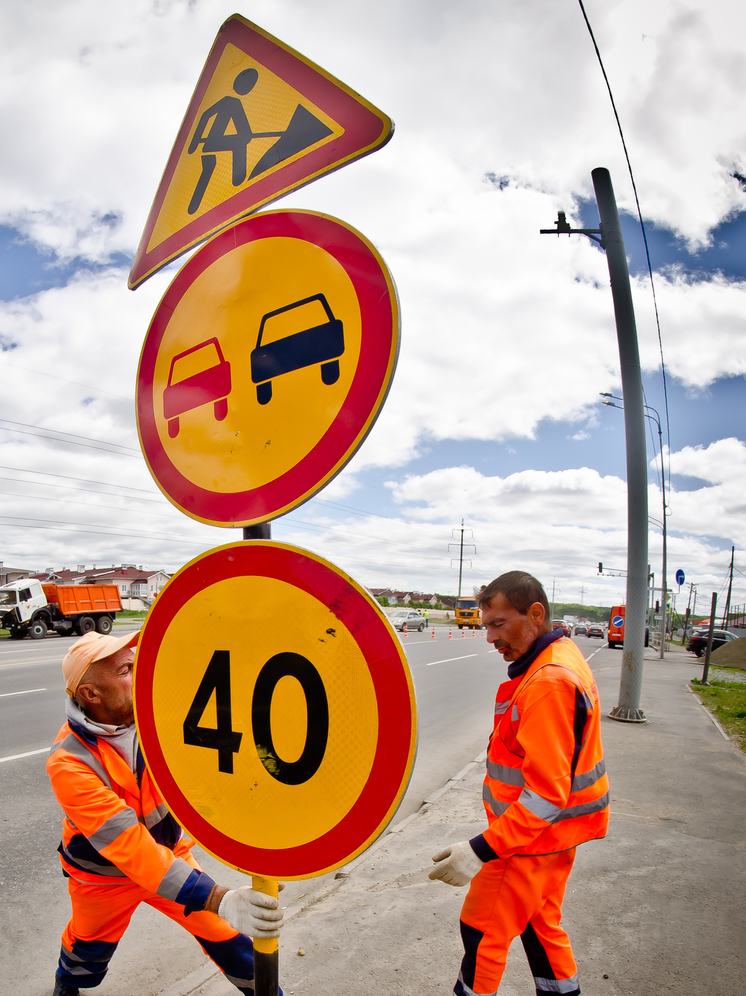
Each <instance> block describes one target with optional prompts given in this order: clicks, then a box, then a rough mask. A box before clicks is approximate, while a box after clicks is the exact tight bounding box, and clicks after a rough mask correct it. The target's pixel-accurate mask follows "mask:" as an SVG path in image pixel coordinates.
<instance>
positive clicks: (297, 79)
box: [129, 14, 393, 289]
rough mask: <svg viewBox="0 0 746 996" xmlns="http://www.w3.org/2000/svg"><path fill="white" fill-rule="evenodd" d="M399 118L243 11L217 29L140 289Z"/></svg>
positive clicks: (152, 225)
mask: <svg viewBox="0 0 746 996" xmlns="http://www.w3.org/2000/svg"><path fill="white" fill-rule="evenodd" d="M392 133H393V124H392V122H391V119H390V118H388V117H387V116H386V115H385V114H383V113H382V112H381V111H379V110H378V109H377V108H375V107H374V106H373V105H372V104H370V103H368V101H367V100H365V99H364V98H363V97H361V96H360V95H359V94H357V93H355V92H354V90H351V89H350V88H349V87H347V86H345V84H344V83H341V82H340V81H339V80H337V79H335V78H334V77H333V76H330V75H329V73H327V72H325V71H324V70H323V69H321V68H320V67H319V66H316V65H315V64H314V63H312V62H310V61H309V60H308V59H306V58H304V56H302V55H300V54H299V53H298V52H295V51H294V50H293V49H291V48H289V47H288V46H287V45H285V44H283V42H281V41H279V40H278V39H277V38H273V37H272V35H269V34H267V32H266V31H262V29H261V28H259V27H257V26H256V25H255V24H252V23H251V22H250V21H247V20H246V19H245V18H243V17H241V16H240V15H238V14H234V15H233V16H232V17H230V18H229V19H228V20H227V21H226V22H225V24H224V25H223V26H222V27H221V29H220V31H219V32H218V36H217V38H216V40H215V43H214V44H213V47H212V50H211V51H210V55H209V56H208V59H207V62H206V63H205V68H204V69H203V70H202V75H201V76H200V78H199V82H198V83H197V87H196V89H195V91H194V94H193V95H192V99H191V101H190V103H189V107H188V108H187V112H186V115H185V117H184V120H183V122H182V125H181V128H180V129H179V134H178V135H177V137H176V142H175V143H174V147H173V149H172V150H171V155H170V156H169V159H168V163H167V164H166V169H165V171H164V173H163V177H162V178H161V182H160V185H159V187H158V191H157V193H156V195H155V200H154V201H153V206H152V208H151V209H150V214H149V215H148V220H147V223H146V225H145V230H144V232H143V235H142V238H141V240H140V245H139V246H138V249H137V253H136V254H135V260H134V263H133V264H132V269H131V271H130V276H129V286H130V287H131V288H132V289H134V288H135V287H137V286H138V285H139V284H141V283H142V282H143V281H144V280H147V278H148V277H149V276H151V275H152V274H153V273H155V272H156V271H157V270H159V269H160V268H161V267H162V266H165V265H166V263H169V262H170V261H171V260H172V259H175V258H176V257H177V256H180V255H181V253H183V252H185V251H186V250H187V249H191V248H192V247H193V246H195V245H197V244H198V243H200V242H202V241H204V240H205V239H207V238H209V237H210V236H211V235H214V234H215V233H216V232H219V231H220V230H221V229H223V228H227V227H228V226H229V225H232V224H233V223H234V222H236V221H238V219H239V218H243V217H245V216H246V215H247V214H250V213H251V212H252V211H256V210H257V208H259V207H261V206H262V205H264V204H268V203H269V202H270V201H274V200H276V199H277V198H278V197H282V196H283V195H284V194H287V193H290V191H291V190H296V189H297V188H298V187H301V186H303V185H304V184H306V183H310V182H311V181H312V180H315V179H316V178H317V177H319V176H323V175H324V174H325V173H329V172H331V171H332V170H335V169H339V167H340V166H344V165H346V164H347V163H349V162H352V161H353V160H354V159H359V158H360V157H361V156H365V155H367V154H368V153H369V152H374V151H375V150H376V149H378V148H380V147H381V146H382V145H385V143H386V142H387V141H388V140H389V138H391V135H392Z"/></svg>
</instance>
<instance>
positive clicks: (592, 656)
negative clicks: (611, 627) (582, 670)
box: [586, 647, 604, 661]
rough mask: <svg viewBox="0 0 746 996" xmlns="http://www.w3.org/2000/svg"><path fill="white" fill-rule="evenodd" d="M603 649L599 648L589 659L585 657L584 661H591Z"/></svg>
mask: <svg viewBox="0 0 746 996" xmlns="http://www.w3.org/2000/svg"><path fill="white" fill-rule="evenodd" d="M603 649H604V648H603V647H599V648H598V650H594V651H593V653H592V654H591V656H590V657H586V660H587V661H589V660H592V659H593V658H594V657H595V656H596V654H599V653H600V652H601V651H602V650H603Z"/></svg>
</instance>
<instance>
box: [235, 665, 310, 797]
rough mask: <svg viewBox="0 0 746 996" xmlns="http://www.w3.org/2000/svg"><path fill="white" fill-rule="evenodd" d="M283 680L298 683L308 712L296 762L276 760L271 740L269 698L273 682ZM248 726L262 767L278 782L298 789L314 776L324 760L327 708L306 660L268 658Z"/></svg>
mask: <svg viewBox="0 0 746 996" xmlns="http://www.w3.org/2000/svg"><path fill="white" fill-rule="evenodd" d="M286 676H290V677H293V678H296V679H297V680H298V681H299V682H300V685H301V687H302V688H303V693H304V694H305V696H306V709H307V711H308V725H307V728H306V743H305V746H304V747H303V753H302V754H301V756H300V757H299V758H298V760H297V761H283V760H282V758H280V757H278V756H277V751H276V750H275V746H274V743H273V740H272V723H271V720H270V710H271V707H272V696H273V694H274V691H275V688H276V687H277V682H278V681H279V680H280V679H281V678H284V677H286ZM251 724H252V727H253V730H254V743H255V744H256V749H257V752H258V753H259V757H260V758H261V761H262V764H263V765H264V767H265V768H266V769H267V771H268V772H269V773H270V775H272V777H273V778H276V779H277V781H278V782H284V784H285V785H302V784H303V782H307V781H308V779H309V778H311V777H312V776H313V775H315V774H316V772H317V771H318V769H319V765H320V764H321V762H322V760H323V758H324V752H325V750H326V741H327V739H328V736H329V704H328V702H327V698H326V691H325V689H324V682H323V681H322V680H321V675H320V674H319V672H318V671H317V670H316V668H315V667H314V666H313V664H312V663H311V662H310V661H309V660H308V659H307V658H305V657H303V656H301V654H295V653H292V652H289V651H288V652H285V653H282V654H275V655H274V657H270V659H269V660H268V661H267V663H266V664H265V665H264V667H263V668H262V669H261V671H260V672H259V677H258V678H257V680H256V685H255V687H254V697H253V699H252V702H251Z"/></svg>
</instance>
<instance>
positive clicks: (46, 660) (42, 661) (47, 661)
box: [0, 657, 62, 671]
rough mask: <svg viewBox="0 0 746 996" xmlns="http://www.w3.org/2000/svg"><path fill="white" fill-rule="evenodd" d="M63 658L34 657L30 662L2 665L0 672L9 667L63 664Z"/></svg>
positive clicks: (0, 665)
mask: <svg viewBox="0 0 746 996" xmlns="http://www.w3.org/2000/svg"><path fill="white" fill-rule="evenodd" d="M61 663H62V658H61V657H38V658H37V657H32V658H31V660H30V661H16V662H15V663H14V664H0V670H3V671H4V670H5V669H6V668H9V667H25V666H26V665H27V664H28V665H32V666H33V665H34V664H61Z"/></svg>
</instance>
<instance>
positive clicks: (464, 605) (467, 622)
mask: <svg viewBox="0 0 746 996" xmlns="http://www.w3.org/2000/svg"><path fill="white" fill-rule="evenodd" d="M454 615H455V616H456V624H457V626H458V628H459V629H463V628H464V626H466V627H468V628H469V629H481V628H482V619H481V616H480V614H479V607H478V605H477V600H476V598H468V597H466V596H463V597H461V598H457V599H456V611H455V613H454Z"/></svg>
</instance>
